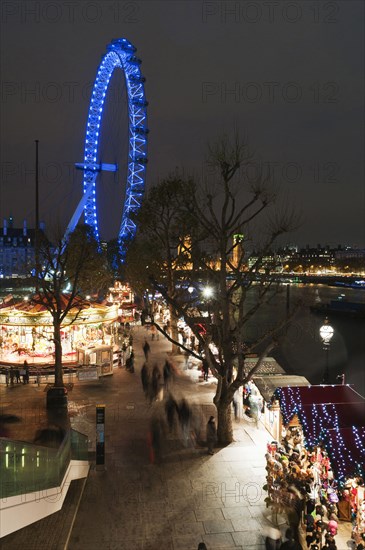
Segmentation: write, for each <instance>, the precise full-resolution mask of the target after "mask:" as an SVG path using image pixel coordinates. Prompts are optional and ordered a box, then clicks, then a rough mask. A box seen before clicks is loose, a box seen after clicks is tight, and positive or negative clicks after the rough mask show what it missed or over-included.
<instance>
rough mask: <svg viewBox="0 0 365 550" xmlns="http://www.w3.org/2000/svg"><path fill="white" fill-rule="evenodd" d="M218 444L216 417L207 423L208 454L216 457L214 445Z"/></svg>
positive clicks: (212, 417)
mask: <svg viewBox="0 0 365 550" xmlns="http://www.w3.org/2000/svg"><path fill="white" fill-rule="evenodd" d="M216 442H217V428H216V425H215V420H214V416H211V417H210V418H209V420H208V423H207V445H208V453H209V454H210V455H214V450H213V449H214V445H215V443H216Z"/></svg>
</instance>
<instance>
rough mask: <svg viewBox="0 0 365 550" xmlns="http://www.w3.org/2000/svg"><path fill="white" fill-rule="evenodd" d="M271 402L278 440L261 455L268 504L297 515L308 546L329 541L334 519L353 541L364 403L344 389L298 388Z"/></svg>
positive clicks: (364, 451)
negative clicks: (275, 413)
mask: <svg viewBox="0 0 365 550" xmlns="http://www.w3.org/2000/svg"><path fill="white" fill-rule="evenodd" d="M272 403H273V407H274V410H276V411H277V409H278V408H279V410H280V419H279V425H278V426H277V428H276V433H280V438H278V439H277V440H276V441H273V442H272V443H271V444H270V445H268V452H267V455H266V459H267V471H268V475H267V487H266V489H267V490H268V497H267V503H268V505H270V506H271V507H272V508H274V509H276V510H279V511H283V510H285V511H286V512H287V513H290V514H291V515H292V516H293V515H295V514H296V515H297V522H298V528H299V526H300V525H303V526H304V529H305V532H306V533H305V535H306V539H307V545H308V547H310V546H311V545H312V544H314V545H315V544H318V545H319V546H321V545H322V544H324V542H325V541H326V542H329V541H331V540H334V537H335V536H336V534H337V530H338V525H339V521H340V520H343V521H348V522H352V530H349V536H352V538H354V539H355V540H356V539H359V537H361V536H362V535H363V533H364V532H365V531H364V523H365V522H364V518H365V513H364V512H365V505H364V490H363V487H364V477H363V476H364V463H365V460H364V459H365V428H364V427H363V426H362V425H363V424H364V419H365V400H364V399H363V398H362V396H360V395H359V394H358V393H357V392H355V391H354V390H353V389H352V388H351V387H350V386H344V385H339V386H308V387H305V386H303V387H287V388H278V389H277V390H276V391H275V393H274V396H273V399H272ZM300 520H302V523H301V524H300ZM350 531H352V532H350Z"/></svg>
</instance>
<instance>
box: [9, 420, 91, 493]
mask: <svg viewBox="0 0 365 550" xmlns="http://www.w3.org/2000/svg"><path fill="white" fill-rule="evenodd" d="M71 459H73V460H88V439H87V436H85V435H84V434H81V433H79V432H76V431H75V430H70V431H68V432H67V433H66V435H65V437H64V439H63V441H62V443H61V445H60V446H59V447H58V448H52V447H46V446H42V445H33V444H31V443H25V442H23V441H14V440H11V439H6V438H0V498H2V499H3V498H6V497H11V496H15V495H21V494H26V493H33V492H38V493H39V498H44V497H45V496H46V490H47V489H51V488H52V487H59V486H60V485H61V483H62V480H63V478H64V475H65V473H66V470H67V467H68V465H69V463H70V460H71ZM53 498H54V497H53Z"/></svg>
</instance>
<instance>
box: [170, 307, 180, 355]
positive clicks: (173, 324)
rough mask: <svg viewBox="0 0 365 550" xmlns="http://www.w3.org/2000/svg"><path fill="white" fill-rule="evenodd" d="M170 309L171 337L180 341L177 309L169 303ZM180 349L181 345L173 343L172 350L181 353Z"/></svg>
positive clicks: (174, 352)
mask: <svg viewBox="0 0 365 550" xmlns="http://www.w3.org/2000/svg"><path fill="white" fill-rule="evenodd" d="M169 310H170V329H171V338H172V339H173V340H175V342H178V338H179V333H178V330H177V318H176V314H175V310H174V308H173V306H172V305H171V304H170V305H169ZM179 350H180V348H179V346H177V345H176V344H172V348H171V352H172V353H173V354H174V355H176V354H177V353H179Z"/></svg>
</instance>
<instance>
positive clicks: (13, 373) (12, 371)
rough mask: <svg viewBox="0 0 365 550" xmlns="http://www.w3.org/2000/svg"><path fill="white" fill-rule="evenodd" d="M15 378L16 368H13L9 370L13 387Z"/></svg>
mask: <svg viewBox="0 0 365 550" xmlns="http://www.w3.org/2000/svg"><path fill="white" fill-rule="evenodd" d="M14 377H15V370H14V367H13V366H11V367H10V370H9V378H10V384H11V385H13V384H14Z"/></svg>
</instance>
